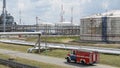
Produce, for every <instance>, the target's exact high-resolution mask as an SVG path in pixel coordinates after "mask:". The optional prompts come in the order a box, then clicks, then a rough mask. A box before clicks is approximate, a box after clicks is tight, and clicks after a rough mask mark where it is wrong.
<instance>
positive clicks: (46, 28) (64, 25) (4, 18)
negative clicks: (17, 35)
mask: <svg viewBox="0 0 120 68" xmlns="http://www.w3.org/2000/svg"><path fill="white" fill-rule="evenodd" d="M71 14H73V8H71ZM60 19H61V20H60V22H59V23H55V24H53V23H47V22H40V23H39V21H38V17H36V24H35V25H19V24H17V23H16V22H14V17H13V16H11V15H10V14H9V13H8V12H7V10H6V0H3V11H2V14H1V16H0V32H36V31H41V32H42V34H52V35H79V34H80V26H79V25H75V24H73V17H71V22H64V10H63V5H62V6H61V13H60ZM20 21H21V19H20ZM38 23H39V24H38Z"/></svg>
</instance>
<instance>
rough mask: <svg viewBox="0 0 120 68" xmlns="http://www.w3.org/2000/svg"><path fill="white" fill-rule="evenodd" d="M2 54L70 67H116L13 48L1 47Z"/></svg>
mask: <svg viewBox="0 0 120 68" xmlns="http://www.w3.org/2000/svg"><path fill="white" fill-rule="evenodd" d="M0 53H1V54H7V55H10V56H15V57H20V58H25V59H30V60H35V61H38V62H44V63H50V64H56V65H60V66H66V67H70V68H116V67H112V66H109V65H101V64H95V65H92V66H90V65H87V66H86V65H81V64H75V63H67V62H66V60H65V59H60V58H55V57H48V56H41V55H37V54H31V53H22V52H18V51H12V50H5V49H0Z"/></svg>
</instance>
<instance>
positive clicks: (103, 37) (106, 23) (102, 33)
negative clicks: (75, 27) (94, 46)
mask: <svg viewBox="0 0 120 68" xmlns="http://www.w3.org/2000/svg"><path fill="white" fill-rule="evenodd" d="M80 29H81V32H80V38H81V40H83V41H102V42H107V43H109V42H119V41H120V10H112V11H109V12H105V13H101V14H95V15H91V16H87V17H84V18H82V19H81V28H80Z"/></svg>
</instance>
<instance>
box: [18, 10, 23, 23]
mask: <svg viewBox="0 0 120 68" xmlns="http://www.w3.org/2000/svg"><path fill="white" fill-rule="evenodd" d="M21 23H22V19H21V10H19V24H21Z"/></svg>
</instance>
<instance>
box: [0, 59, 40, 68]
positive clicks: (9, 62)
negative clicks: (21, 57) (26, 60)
mask: <svg viewBox="0 0 120 68" xmlns="http://www.w3.org/2000/svg"><path fill="white" fill-rule="evenodd" d="M0 64H3V65H6V66H9V67H12V68H38V67H35V66H31V65H26V64H22V63H18V62H15V61H12V60H4V59H0Z"/></svg>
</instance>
